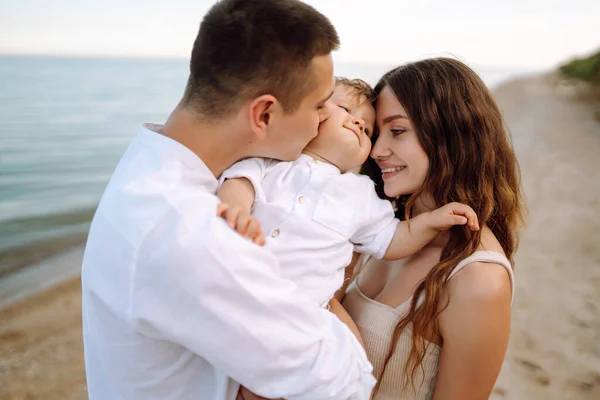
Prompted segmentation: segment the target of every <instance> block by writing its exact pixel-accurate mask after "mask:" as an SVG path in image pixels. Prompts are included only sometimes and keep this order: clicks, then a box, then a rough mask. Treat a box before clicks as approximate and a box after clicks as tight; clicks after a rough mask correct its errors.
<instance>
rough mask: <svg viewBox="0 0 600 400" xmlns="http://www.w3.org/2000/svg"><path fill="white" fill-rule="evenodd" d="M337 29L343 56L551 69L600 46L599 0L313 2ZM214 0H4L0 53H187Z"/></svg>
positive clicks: (351, 59)
mask: <svg viewBox="0 0 600 400" xmlns="http://www.w3.org/2000/svg"><path fill="white" fill-rule="evenodd" d="M307 3H310V4H312V5H313V6H314V7H316V8H317V9H318V10H320V11H321V12H323V13H324V14H325V15H326V16H328V17H329V18H330V19H331V21H332V22H333V24H334V25H335V27H336V28H337V30H338V32H339V35H340V38H341V41H342V47H341V49H340V51H339V52H337V53H336V54H335V59H336V60H337V61H343V62H356V63H377V64H398V63H401V62H404V61H408V60H415V59H419V58H423V57H428V56H434V55H453V56H456V57H459V58H460V59H462V60H464V61H466V62H468V63H471V64H475V65H482V66H490V67H527V68H550V67H553V66H555V65H557V64H558V63H560V62H561V61H563V60H565V59H567V58H569V57H571V56H574V55H580V54H586V53H588V52H590V51H593V50H595V49H597V48H600V22H599V21H600V1H599V0H503V1H500V0H453V1H452V0H413V1H404V0H308V1H307ZM212 4H213V1H212V0H210V1H207V0H143V1H142V0H138V1H131V0H129V1H128V0H0V53H19V54H22V53H27V54H29V53H34V54H35V53H42V54H67V55H116V56H136V57H137V56H152V57H172V56H181V57H188V56H189V52H190V49H191V46H192V44H193V41H194V38H195V35H196V33H197V30H198V26H199V23H200V21H201V19H202V17H203V15H204V13H205V12H206V11H207V10H208V8H209V7H210V6H211V5H212Z"/></svg>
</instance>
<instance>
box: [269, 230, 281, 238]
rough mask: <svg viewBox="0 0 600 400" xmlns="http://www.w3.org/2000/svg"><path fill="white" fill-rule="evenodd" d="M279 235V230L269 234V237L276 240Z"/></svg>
mask: <svg viewBox="0 0 600 400" xmlns="http://www.w3.org/2000/svg"><path fill="white" fill-rule="evenodd" d="M279 233H280V232H279V229H275V230H274V231H273V233H271V237H274V238H276V237H277V236H279Z"/></svg>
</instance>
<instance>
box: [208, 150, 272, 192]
mask: <svg viewBox="0 0 600 400" xmlns="http://www.w3.org/2000/svg"><path fill="white" fill-rule="evenodd" d="M272 163H273V161H272V160H269V159H265V158H256V157H255V158H247V159H245V160H242V161H238V162H237V163H235V164H233V165H232V166H231V167H229V168H228V169H226V170H225V171H224V172H223V174H221V177H220V178H219V187H220V186H221V185H222V184H223V182H225V180H226V179H234V178H246V179H248V180H249V181H250V183H251V184H252V186H253V187H254V193H255V195H254V201H256V200H261V199H264V197H265V192H264V190H263V188H262V180H263V178H264V176H265V174H266V173H267V170H268V167H269V165H270V164H272Z"/></svg>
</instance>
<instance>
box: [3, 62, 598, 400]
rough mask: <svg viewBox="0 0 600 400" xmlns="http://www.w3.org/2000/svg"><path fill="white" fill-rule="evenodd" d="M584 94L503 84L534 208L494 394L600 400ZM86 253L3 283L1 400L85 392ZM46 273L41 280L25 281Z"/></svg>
mask: <svg viewBox="0 0 600 400" xmlns="http://www.w3.org/2000/svg"><path fill="white" fill-rule="evenodd" d="M578 93H579V92H578V91H577V90H575V89H573V87H572V86H569V85H565V84H564V81H562V80H561V79H559V78H558V77H557V76H555V75H552V74H550V75H545V76H538V77H530V78H524V79H520V80H515V81H512V82H509V83H507V84H505V85H502V86H501V87H499V88H497V89H496V90H495V91H494V94H495V96H496V98H497V100H498V102H499V104H500V106H501V108H502V109H503V111H504V114H505V119H506V121H507V124H508V126H509V129H510V131H511V134H512V137H513V142H514V145H515V149H516V151H517V155H518V157H519V160H520V163H521V169H522V177H523V185H524V188H525V194H526V199H527V204H528V207H529V214H528V216H527V227H526V229H525V230H524V232H523V234H522V239H521V246H520V249H519V252H518V254H517V257H516V268H515V272H516V285H517V286H516V302H515V306H514V309H513V312H514V313H513V326H512V334H511V341H510V346H509V351H508V354H507V357H506V361H505V365H504V367H503V370H502V374H501V376H500V378H499V380H498V383H497V385H496V388H495V389H494V393H493V395H492V397H491V398H492V399H494V400H499V399H511V400H530V399H531V400H568V399H581V400H588V399H589V400H591V399H599V398H600V121H598V120H597V116H596V114H595V113H596V111H595V110H594V109H593V107H592V105H591V104H590V103H589V102H583V101H581V100H580V99H579V95H578ZM80 258H81V249H75V250H73V251H71V252H70V253H69V254H67V255H65V254H63V255H59V256H58V257H55V258H53V259H50V260H47V261H46V262H44V263H42V264H40V265H38V266H34V267H29V268H28V270H29V271H28V272H23V276H22V277H21V278H18V279H15V280H14V282H12V283H10V287H8V283H6V282H7V281H0V308H1V309H0V400H26V399H27V400H30V399H44V400H59V399H60V400H63V399H73V400H75V399H85V398H86V387H85V373H84V367H83V346H82V342H81V315H80V314H81V299H80V297H81V290H80V283H79V279H78V278H77V277H76V276H77V271H78V268H79V262H80ZM55 268H56V269H55ZM40 271H43V272H40ZM52 271H60V272H58V273H49V272H52ZM38 273H39V274H43V275H41V276H43V279H42V281H43V282H42V284H39V283H38V284H36V285H33V284H31V283H27V282H30V281H27V279H31V277H32V276H38V275H35V274H38ZM38 277H39V276H38ZM57 277H62V279H66V280H65V281H64V282H62V283H57V282H58V280H59V279H57ZM9 278H10V276H9ZM4 279H6V278H4ZM38 280H39V279H38ZM2 282H4V289H3V286H2ZM18 285H22V286H18ZM11 290H12V292H11ZM40 290H43V291H42V292H41V293H38V294H34V295H31V294H32V293H33V292H34V291H40ZM3 299H4V302H2V301H3ZM17 300H18V301H17ZM8 303H11V304H8Z"/></svg>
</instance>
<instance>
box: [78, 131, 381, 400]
mask: <svg viewBox="0 0 600 400" xmlns="http://www.w3.org/2000/svg"><path fill="white" fill-rule="evenodd" d="M155 130H156V128H155V127H153V126H151V125H144V126H142V128H141V130H140V133H139V134H138V136H137V137H136V139H135V140H134V141H133V142H132V143H131V145H130V146H129V148H128V149H127V151H126V152H125V154H124V156H123V157H122V159H121V161H120V163H119V165H118V166H117V168H116V170H115V172H114V174H113V176H112V177H111V179H110V182H109V184H108V186H107V188H106V191H105V193H104V195H103V197H102V199H101V201H100V205H99V207H98V210H97V212H96V215H95V216H94V219H93V221H92V225H91V228H90V234H89V238H88V243H87V246H86V250H85V255H84V260H83V267H82V289H83V299H82V308H83V336H84V348H85V366H86V374H87V383H88V391H89V396H90V399H91V400H109V399H110V400H113V399H128V400H134V399H140V400H141V399H144V400H148V399H163V400H170V399H194V400H234V399H235V396H236V394H237V391H238V388H239V384H242V385H244V386H246V387H248V388H249V389H250V390H252V391H253V392H255V393H257V394H260V395H262V396H265V397H270V398H279V397H284V398H286V399H291V400H293V399H297V400H304V399H306V400H309V399H310V400H318V399H331V400H340V399H368V397H369V394H370V391H371V389H372V387H373V386H374V383H375V380H374V378H373V376H372V373H371V372H372V367H371V364H370V363H369V362H368V360H367V358H366V354H365V352H364V350H363V349H362V347H361V346H360V344H359V343H358V341H357V340H356V338H355V337H354V335H353V334H352V333H351V332H350V330H349V329H348V328H347V327H346V326H345V325H344V324H343V323H341V322H340V321H339V320H338V319H337V317H336V316H335V315H333V314H331V313H329V312H328V311H326V310H323V309H320V308H319V307H318V306H317V305H315V303H314V301H313V300H312V299H311V298H310V297H309V296H308V295H307V294H306V293H304V292H303V291H302V290H300V289H299V287H298V285H297V284H295V283H294V282H293V281H291V280H289V279H285V278H283V277H282V276H281V273H280V267H279V263H278V261H277V259H276V258H275V257H274V256H273V255H272V254H270V253H269V252H267V251H266V250H264V249H262V248H260V247H258V246H256V245H253V244H252V243H250V242H248V241H247V240H245V239H243V238H241V237H240V236H239V235H238V234H237V233H236V232H234V231H233V230H231V229H230V228H229V227H228V226H227V224H226V223H225V222H224V221H223V220H221V219H220V218H218V217H217V216H216V209H217V205H218V202H219V201H218V199H217V197H216V196H215V192H216V190H217V180H216V178H215V177H214V176H213V174H212V173H211V171H210V170H209V169H208V168H207V167H206V165H205V164H204V163H203V162H202V160H201V159H200V158H198V157H197V156H196V155H195V154H194V153H193V152H191V151H190V150H189V149H188V148H186V147H185V146H183V145H182V144H180V143H178V142H176V141H174V140H171V139H169V138H167V137H165V136H163V135H161V134H159V133H156V132H155Z"/></svg>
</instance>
